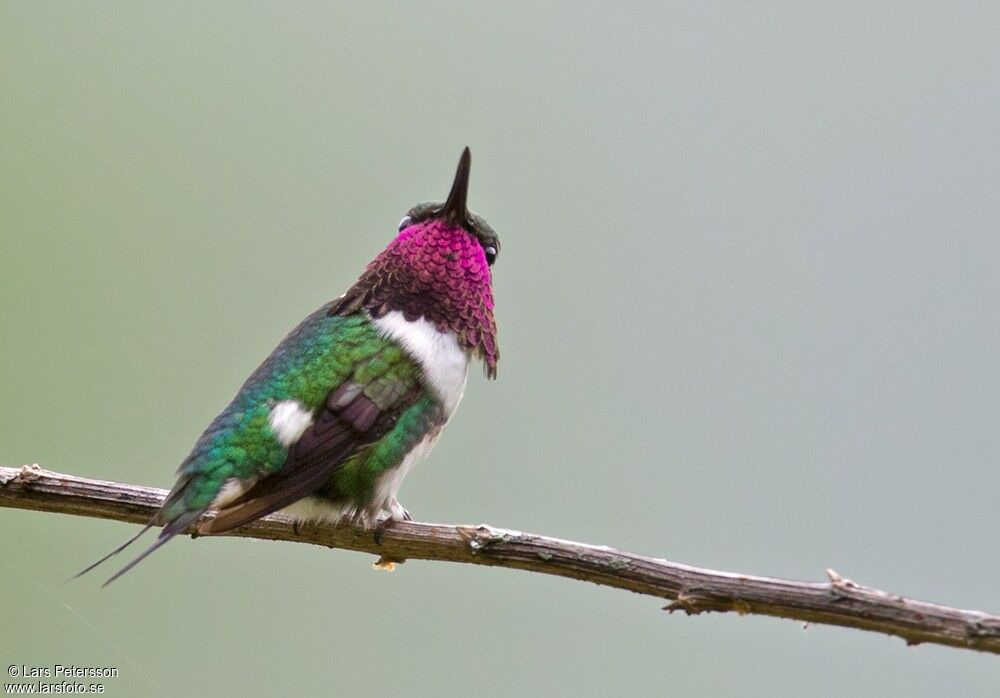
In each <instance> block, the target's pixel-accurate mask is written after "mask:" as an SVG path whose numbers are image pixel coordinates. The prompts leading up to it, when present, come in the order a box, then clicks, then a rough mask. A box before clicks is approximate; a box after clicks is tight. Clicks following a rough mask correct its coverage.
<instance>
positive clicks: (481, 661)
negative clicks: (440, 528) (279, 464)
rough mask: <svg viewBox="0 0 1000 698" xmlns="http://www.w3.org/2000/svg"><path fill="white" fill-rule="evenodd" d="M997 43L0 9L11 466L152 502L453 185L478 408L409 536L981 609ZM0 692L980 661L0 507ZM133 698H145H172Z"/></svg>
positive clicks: (442, 448) (310, 690) (554, 7)
mask: <svg viewBox="0 0 1000 698" xmlns="http://www.w3.org/2000/svg"><path fill="white" fill-rule="evenodd" d="M998 27H1000V12H998V10H997V9H996V6H995V5H993V4H991V3H866V2H858V3H822V4H812V3H797V2H789V3H769V4H765V5H756V4H750V3H728V4H720V3H709V4H706V3H700V2H691V3H648V4H638V3H626V4H617V3H616V4H614V5H612V4H611V3H607V4H605V5H585V4H582V3H562V4H556V3H530V4H529V3H477V4H471V3H465V2H454V3H421V4H419V5H418V4H415V3H414V4H402V3H400V4H375V3H356V4H346V3H317V4H308V3H272V4H264V3H247V2H232V3H149V2H143V3H136V2H122V3H114V4H111V3H38V2H11V1H10V0H3V1H2V2H0V139H2V140H0V313H2V314H0V323H2V324H0V331H2V341H0V462H4V463H6V464H13V465H19V464H21V463H31V462H38V463H40V464H42V465H43V466H44V467H48V468H52V469H55V470H62V471H66V472H71V473H78V474H82V475H88V476H94V477H100V478H108V479H116V480H125V481H129V482H135V483H144V484H151V485H158V486H161V487H167V486H169V485H170V484H171V483H172V476H173V471H174V468H175V467H176V465H177V464H178V463H179V461H180V460H181V459H182V458H183V457H184V456H185V455H186V454H187V451H188V449H189V448H190V447H191V445H192V443H193V442H194V440H195V438H196V437H197V436H198V434H199V433H200V431H201V429H202V428H203V427H204V426H205V425H206V423H207V422H208V421H209V420H210V419H211V418H212V417H213V416H214V415H215V414H216V413H217V412H218V411H219V410H220V409H221V408H222V407H223V406H224V405H225V404H226V403H227V402H228V400H229V398H230V397H231V396H232V394H233V393H234V392H235V390H236V388H237V387H238V386H239V385H240V383H241V382H242V380H243V379H244V378H245V377H246V376H247V374H248V373H249V372H250V371H251V370H252V369H253V368H254V367H255V366H256V365H257V363H258V362H259V361H260V360H261V359H262V358H263V357H264V356H265V355H266V354H267V353H268V352H269V351H270V349H271V348H272V347H273V346H274V344H275V343H276V342H277V341H278V340H279V339H280V338H281V337H282V336H283V334H284V332H286V331H287V330H288V329H289V328H291V327H292V326H293V325H295V324H296V323H297V322H298V321H299V320H300V319H301V318H302V317H303V316H304V315H306V314H307V313H309V312H311V311H312V310H313V309H314V308H315V307H317V306H319V305H320V304H321V303H323V302H324V301H326V300H328V299H329V298H332V297H334V296H336V295H339V294H340V293H341V292H342V291H343V290H344V289H345V288H346V287H347V286H348V285H349V284H350V283H351V282H353V280H354V279H355V278H356V277H357V275H358V274H359V273H360V271H361V270H362V268H363V266H364V264H365V263H366V262H367V261H368V260H369V259H370V258H371V257H373V256H374V255H375V254H376V253H377V252H378V251H379V250H380V249H381V248H382V247H383V246H384V245H385V244H386V243H387V242H388V240H389V239H390V238H391V237H392V235H393V234H394V232H395V226H396V223H397V221H398V220H399V218H400V217H401V216H402V214H403V213H404V212H405V211H406V209H407V208H408V207H409V206H410V205H411V204H413V203H415V202H417V201H423V200H426V199H429V198H431V199H433V198H440V197H443V196H444V194H445V193H446V191H447V187H448V185H449V184H450V181H451V176H452V174H453V171H454V165H455V162H456V158H457V157H458V154H459V151H460V149H461V148H462V146H464V145H466V144H468V145H470V146H471V148H472V151H473V155H474V165H473V173H472V190H471V195H470V199H471V203H472V206H473V208H475V209H476V210H477V211H479V212H480V213H482V214H484V215H485V216H486V217H487V218H488V219H489V220H490V221H491V223H493V225H494V226H495V227H496V229H497V230H498V231H499V233H500V236H501V239H502V241H503V252H502V254H501V257H500V260H499V262H498V264H497V266H496V267H495V292H496V296H497V299H498V311H497V313H498V314H497V319H498V323H499V326H500V346H501V351H502V359H501V363H500V377H499V380H498V381H497V382H496V383H487V382H486V381H484V380H483V379H482V378H481V376H480V373H479V372H478V371H477V372H476V373H475V374H474V376H473V378H472V380H470V386H469V390H468V391H467V394H466V398H465V402H464V404H463V406H462V408H461V409H460V410H459V411H458V413H457V415H456V416H455V418H454V420H453V423H452V426H451V428H450V429H449V430H448V433H447V435H446V437H445V438H444V439H443V440H442V442H441V443H440V444H439V446H438V447H437V449H436V450H435V452H434V453H433V454H432V455H431V457H430V458H429V459H428V460H427V461H426V462H424V463H423V464H422V465H421V466H420V467H419V468H418V469H417V470H416V471H415V473H414V474H412V475H411V477H410V478H409V479H408V480H407V482H406V484H405V486H404V488H403V493H402V494H403V502H404V504H405V505H406V506H407V507H408V508H409V509H410V510H411V511H412V512H414V514H415V516H416V517H417V518H418V519H423V520H432V521H449V522H468V523H479V522H483V521H485V522H489V523H493V524H495V525H501V526H509V527H514V528H520V529H524V530H530V531H537V532H544V533H547V534H550V535H556V536H560V537H567V538H573V539H578V540H583V541H588V542H593V543H605V544H609V545H615V546H618V547H622V548H625V549H628V550H632V551H636V552H644V553H648V554H651V555H657V556H666V557H669V558H671V559H675V560H679V561H684V562H688V563H692V564H699V565H706V566H712V567H717V568H722V569H729V570H737V571H743V572H753V573H759V574H769V575H775V576H787V577H792V578H799V579H821V578H823V570H824V568H826V567H834V568H835V569H837V570H838V571H840V572H841V573H843V574H845V575H847V576H849V577H852V578H854V579H856V580H858V581H860V582H863V583H867V584H871V585H875V586H878V587H881V588H885V589H889V590H892V591H895V592H900V593H905V594H908V595H913V596H916V597H922V598H928V599H932V600H936V601H941V602H947V603H951V604H955V605H959V606H962V607H972V608H982V609H984V610H990V611H1000V539H998V535H997V515H998V513H1000V504H998V501H1000V500H998V496H997V493H998V490H1000V468H998V467H997V454H998V452H1000V430H998V428H997V425H998V419H1000V371H998V370H997V361H998V356H1000V322H998V317H1000V293H998V281H997V273H998V267H1000V236H998V228H1000V200H998V197H997V185H998V182H1000V129H998V126H1000V124H998V116H997V115H998V113H1000V48H998V45H1000V30H998ZM0 525H2V533H3V535H2V538H0V587H2V588H3V590H4V598H5V604H4V611H3V621H2V624H0V661H2V663H3V665H4V666H6V665H7V664H9V663H16V664H22V663H23V664H28V665H32V664H35V665H52V664H55V663H63V664H68V663H75V664H80V665H109V666H117V667H119V668H120V671H121V676H120V677H119V678H117V679H112V680H108V681H107V686H108V691H109V695H116V696H118V695H120V696H135V695H157V694H158V692H165V693H167V694H171V695H177V694H190V695H209V694H213V695H239V694H250V695H271V694H282V695H285V694H287V695H348V694H350V695H387V694H395V695H398V694H400V693H402V694H406V695H417V696H438V695H467V694H472V693H475V694H480V695H484V696H509V695H593V696H599V695H612V694H614V695H620V694H635V695H706V696H710V695H711V696H714V695H742V696H801V695H813V696H845V695H906V696H942V695H963V696H980V695H982V696H987V695H996V694H997V691H998V690H1000V662H998V661H997V659H996V657H992V656H985V655H977V654H974V653H970V652H960V651H957V650H953V649H946V648H940V647H926V646H921V647H916V648H907V647H905V646H904V644H903V643H902V642H901V641H899V640H894V639H889V638H886V637H883V636H879V635H872V634H865V633H860V632H857V631H847V630H840V629H833V628H826V627H815V626H812V627H809V628H807V629H803V628H802V627H801V626H800V625H799V624H796V623H792V622H788V621H779V620H773V619H766V618H757V617H737V616H730V615H716V616H711V615H709V616H700V617H693V618H687V617H684V616H670V617H668V616H667V615H666V614H664V613H663V612H661V611H660V610H659V608H660V605H661V604H658V603H657V602H656V600H655V599H650V598H644V597H639V596H634V595H630V594H626V593H622V592H619V591H613V590H608V589H602V588H597V587H593V586H590V585H586V584H581V583H578V582H572V581H567V580H560V579H553V578H546V577H542V576H539V575H530V574H525V573H521V572H513V571H504V570H493V569H479V568H472V567H468V566H459V565H449V564H435V563H424V562H417V561H411V562H410V563H408V564H406V565H404V566H403V567H401V568H399V569H398V570H397V571H396V573H394V574H383V573H377V572H375V571H373V570H372V569H371V562H372V558H371V557H369V556H364V555H359V554H354V553H348V552H341V551H333V552H330V551H325V550H321V549H319V548H313V547H307V546H304V545H289V544H269V543H255V542H249V541H240V540H198V541H191V540H189V539H182V540H178V541H176V542H175V543H173V544H171V545H169V546H167V547H166V548H165V549H164V550H163V551H161V552H159V553H157V554H156V555H155V556H153V557H152V558H150V560H149V561H147V562H146V563H144V564H143V565H142V566H141V567H139V568H138V569H137V570H136V571H135V572H133V573H132V574H131V575H130V576H128V577H126V578H125V579H123V580H122V581H121V582H119V583H117V584H116V585H115V586H113V587H111V588H110V589H109V590H106V591H101V590H100V589H99V588H98V585H99V582H100V581H101V579H103V577H101V576H98V577H91V578H86V579H84V580H82V581H80V582H77V583H74V584H70V585H67V586H64V587H59V586H58V583H59V582H60V581H61V580H62V579H64V578H65V577H66V576H67V575H68V574H70V573H72V572H75V571H76V570H78V569H79V568H80V567H82V566H83V565H84V564H86V563H88V562H90V561H91V560H93V559H95V558H96V557H97V556H99V555H100V554H102V553H104V552H105V551H106V550H108V549H109V548H111V547H112V546H114V545H115V544H117V543H118V542H120V541H121V540H123V539H124V538H125V537H126V536H127V535H129V534H130V533H131V532H132V531H134V530H135V529H134V527H132V526H127V525H124V524H118V523H113V522H105V521H96V520H88V519H82V518H71V517H64V516H57V515H51V514H34V513H29V512H21V511H14V510H3V511H0ZM158 686H159V687H160V688H158Z"/></svg>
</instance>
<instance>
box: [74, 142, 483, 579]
mask: <svg viewBox="0 0 1000 698" xmlns="http://www.w3.org/2000/svg"><path fill="white" fill-rule="evenodd" d="M471 164H472V156H471V154H470V152H469V149H468V148H465V150H464V151H463V152H462V155H461V157H460V159H459V162H458V169H457V171H456V173H455V179H454V181H453V183H452V185H451V191H450V193H449V194H448V198H447V199H446V200H445V201H444V203H436V202H430V203H423V204H419V205H417V206H414V207H413V208H411V209H410V210H409V211H408V212H407V214H406V215H405V216H404V217H403V219H402V221H400V223H399V228H398V233H397V235H396V236H395V238H394V239H393V240H392V241H391V242H390V243H389V245H388V246H387V247H386V248H385V249H384V250H383V251H382V252H381V253H380V254H379V255H378V256H377V257H376V258H375V259H374V260H373V261H372V262H371V263H370V264H368V266H367V268H366V269H365V271H364V273H362V274H361V276H360V278H358V280H357V282H356V283H355V284H354V285H353V286H351V287H350V288H349V289H348V290H347V292H346V293H344V294H343V295H342V296H340V297H339V298H336V299H334V300H332V301H330V302H328V303H326V304H325V305H323V306H322V307H321V308H319V309H318V310H317V311H316V312H314V313H313V314H312V315H309V316H308V317H307V318H306V319H305V320H303V321H302V322H301V324H299V325H298V326H297V327H296V328H295V329H293V330H292V331H291V332H290V333H289V334H288V335H287V336H286V337H285V338H284V339H283V340H282V341H281V343H280V344H278V346H277V347H276V348H275V349H274V351H273V352H272V353H271V355H270V356H268V357H267V358H266V359H265V360H264V362H263V363H262V364H261V365H260V367H258V368H257V370H256V371H254V372H253V373H252V374H251V375H250V377H249V378H248V379H247V381H246V382H245V383H244V384H243V386H242V387H241V388H240V390H239V392H238V393H237V394H236V397H234V398H233V400H232V402H230V403H229V406H228V407H226V408H225V409H224V410H223V411H222V413H221V414H219V416H218V417H216V418H215V419H214V420H213V421H212V422H211V424H209V425H208V428H207V429H205V431H204V433H203V434H202V435H201V437H200V438H199V439H198V441H197V442H196V443H195V445H194V448H193V449H192V450H191V453H190V455H188V457H187V458H185V459H184V461H183V462H182V463H181V465H180V467H179V468H178V471H177V482H176V484H175V485H174V486H173V489H171V490H170V493H169V494H168V495H167V497H166V500H165V501H164V502H163V505H162V506H161V507H160V509H159V511H157V513H156V514H155V515H154V516H153V518H152V519H151V520H150V521H149V523H148V524H146V526H145V527H144V528H143V529H142V530H141V531H139V533H138V534H136V535H135V536H134V537H132V538H130V539H129V540H128V541H126V542H125V543H124V544H122V545H121V546H119V547H118V548H116V549H115V550H113V551H111V552H110V553H108V554H107V555H105V556H104V557H103V558H101V559H100V560H98V561H97V562H95V563H94V564H92V565H90V566H89V567H87V568H86V569H85V570H83V571H81V572H80V573H79V574H77V575H76V576H77V577H79V576H80V575H83V574H85V573H87V572H89V571H90V570H92V569H93V568H94V567H96V566H97V565H99V564H101V563H102V562H104V561H105V560H107V559H109V558H110V557H112V556H113V555H115V554H117V553H119V552H121V551H122V550H124V549H125V548H126V547H127V546H128V545H130V544H131V543H133V542H134V541H135V540H137V539H138V538H139V536H141V535H142V534H143V533H145V532H146V531H148V530H149V529H151V528H156V527H159V528H160V529H161V530H160V532H159V535H158V537H157V538H156V540H155V541H154V542H153V543H152V545H150V546H149V547H148V548H147V549H146V550H145V551H143V552H142V553H141V554H140V555H139V556H138V557H136V558H135V559H134V560H132V561H131V562H129V563H128V564H127V565H126V566H125V567H123V568H122V569H121V570H119V571H118V572H117V573H115V574H114V575H113V576H112V577H111V578H110V579H108V580H107V581H106V582H105V583H104V586H107V585H108V584H110V583H111V582H113V581H114V580H115V579H117V578H118V577H120V576H121V575H123V574H125V573H126V572H128V571H129V570H130V569H132V568H133V567H134V566H135V565H136V564H138V563H139V562H141V561H142V560H143V559H145V558H146V557H147V556H148V555H149V554H150V553H152V552H153V551H155V550H156V549H158V548H160V547H161V546H162V545H164V544H165V543H167V542H168V541H170V539H172V538H173V537H174V536H176V535H177V534H179V533H182V532H184V531H186V530H187V529H188V528H189V527H191V526H193V525H195V524H196V523H198V521H199V520H200V519H201V518H202V516H203V515H204V514H205V513H206V512H208V511H209V510H213V509H214V510H217V513H216V515H215V516H214V517H213V518H209V519H207V520H205V521H203V522H202V523H200V524H198V526H197V529H196V530H197V533H198V534H216V533H223V532H225V531H229V530H231V529H234V528H236V527H238V526H242V525H244V524H246V523H249V522H251V521H254V520H256V519H259V518H261V517H264V516H267V515H268V514H271V513H273V512H276V511H279V510H281V511H284V512H285V513H288V514H290V515H291V516H292V517H293V519H294V520H295V521H315V520H329V521H337V522H342V521H348V522H350V523H352V524H354V525H358V526H361V527H363V528H366V529H372V528H374V529H376V534H378V533H380V532H381V530H383V528H384V527H385V526H387V525H391V524H392V523H393V522H397V521H404V520H409V519H410V514H409V512H407V510H406V509H404V508H403V507H402V505H400V503H399V500H398V499H397V496H398V492H399V487H400V484H401V483H402V481H403V478H404V477H405V476H406V474H407V473H408V472H409V471H410V469H411V468H412V467H413V466H414V465H415V464H416V463H417V461H419V460H420V459H421V458H422V457H424V456H426V454H427V453H428V452H429V451H430V450H431V448H432V447H433V446H434V444H435V442H436V441H437V440H438V438H439V437H440V436H441V432H442V430H443V429H444V427H445V425H446V424H447V423H448V420H449V418H450V417H451V415H452V413H454V411H455V408H456V407H458V404H459V402H460V401H461V400H462V395H463V393H464V392H465V385H466V380H467V378H468V373H469V367H470V364H471V363H472V362H473V360H474V359H478V360H480V361H481V362H482V364H483V366H484V369H485V373H486V376H487V378H495V377H496V371H497V359H498V358H499V352H498V349H497V340H496V334H497V327H496V321H495V320H494V317H493V291H492V275H491V268H492V266H493V264H494V262H496V259H497V255H498V253H499V251H500V241H499V239H498V238H497V234H496V232H495V231H494V230H493V228H491V227H490V225H489V224H488V223H487V222H486V221H485V220H483V219H482V218H481V217H480V216H478V215H476V214H475V213H473V212H472V211H470V210H469V209H468V207H467V204H466V200H467V197H468V191H469V171H470V167H471Z"/></svg>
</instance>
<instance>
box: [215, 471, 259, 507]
mask: <svg viewBox="0 0 1000 698" xmlns="http://www.w3.org/2000/svg"><path fill="white" fill-rule="evenodd" d="M252 484H253V482H249V483H247V486H244V484H243V483H242V482H240V481H239V480H237V479H236V478H235V477H231V478H229V479H228V480H226V481H225V482H223V483H222V489H220V490H219V494H217V495H215V499H214V500H213V501H212V508H213V509H222V508H223V507H224V506H226V505H227V504H229V503H230V502H231V501H233V500H234V499H236V498H237V497H239V496H240V495H241V494H243V493H244V492H246V491H247V489H248V488H249V487H248V486H249V485H252Z"/></svg>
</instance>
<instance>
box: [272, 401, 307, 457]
mask: <svg viewBox="0 0 1000 698" xmlns="http://www.w3.org/2000/svg"><path fill="white" fill-rule="evenodd" d="M268 422H269V423H270V425H271V429H272V430H274V434H275V436H277V437H278V441H280V442H281V445H282V446H285V447H286V448H287V447H288V446H291V445H292V444H293V443H295V442H296V441H298V440H299V437H300V436H302V433H303V432H304V431H305V430H306V429H308V428H309V427H310V426H312V423H313V418H312V413H311V412H309V411H308V410H306V409H305V408H304V407H302V405H301V404H299V403H298V402H297V401H295V400H282V401H281V402H279V403H278V404H277V405H275V406H274V407H273V408H272V409H271V414H270V415H269V416H268Z"/></svg>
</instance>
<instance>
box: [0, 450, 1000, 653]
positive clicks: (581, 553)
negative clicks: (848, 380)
mask: <svg viewBox="0 0 1000 698" xmlns="http://www.w3.org/2000/svg"><path fill="white" fill-rule="evenodd" d="M165 495H166V491H165V490H161V489H157V488H152V487H142V486H138V485H128V484H123V483H118V482H108V481H103V480H91V479H88V478H81V477H76V476H73V475H64V474H61V473H55V472H50V471H47V470H42V469H41V468H39V467H38V466H37V465H35V466H24V467H22V468H5V467H0V506H3V507H14V508H19V509H31V510H35V511H49V512H56V513H62V514H75V515H77V516H91V517H96V518H102V519H114V520H116V521H125V522H129V523H143V524H144V523H147V522H148V521H149V520H150V518H151V517H152V516H153V514H154V513H155V512H156V510H157V509H158V508H159V506H160V504H161V503H162V502H163V499H164V497H165ZM209 516H210V515H209ZM223 535H226V536H242V537H246V538H260V539H264V540H283V541H292V542H297V543H312V544H314V545H322V546H325V547H328V548H343V549H346V550H356V551H359V552H367V553H372V554H374V555H378V556H379V559H378V562H376V566H378V567H383V568H391V567H392V566H393V565H394V564H395V563H398V562H403V561H405V560H407V559H420V560H445V561H450V562H462V563H466V564H473V565H488V566H495V567H509V568H513V569H520V570H528V571H530V572H539V573H542V574H550V575H555V576H559V577H569V578H571V579H579V580H582V581H587V582H593V583H594V584H600V585H603V586H609V587H615V588H618V589H626V590H628V591H633V592H635V593H637V594H645V595H648V596H654V597H658V598H661V599H667V600H669V601H670V603H668V604H667V605H666V606H664V610H666V611H670V612H673V611H684V612H685V613H688V614H697V613H704V612H706V611H719V612H722V611H735V612H736V613H739V614H741V615H742V614H757V615H766V616H775V617H778V618H788V619H790V620H795V621H800V622H806V623H822V624H826V625H839V626H842V627H846V628H857V629H859V630H869V631H873V632H880V633H885V634H888V635H895V636H897V637H900V638H902V639H904V640H905V641H906V642H907V644H911V645H915V644H920V643H923V642H927V643H935V644H939V645H948V646H951V647H960V648H965V649H972V650H978V651H982V652H992V653H994V654H1000V616H995V615H989V614H986V613H982V612H980V611H967V610H961V609H958V608H951V607H949V606H942V605H940V604H935V603H928V602H925V601H917V600H914V599H908V598H904V597H902V596H898V595H896V594H887V593H885V592H883V591H879V590H877V589H872V588H869V587H865V586H861V585H860V584H856V583H854V582H852V581H851V580H849V579H845V578H844V577H842V576H840V575H839V574H837V573H836V572H834V571H833V570H827V577H828V581H826V582H797V581H790V580H784V579H774V578H770V577H757V576H753V575H747V574H735V573H732V572H719V571H716V570H710V569H703V568H699V567H692V566H690V565H683V564H680V563H676V562H670V561H668V560H663V559H660V558H652V557H646V556H643V555H636V554H634V553H628V552H624V551H620V550H615V549H614V548H609V547H605V546H594V545H586V544H584V543H576V542H573V541H568V540H559V539H557V538H548V537H546V536H539V535H535V534H532V533H522V532H520V531H511V530H507V529H500V528H493V527H491V526H487V525H485V524H482V525H478V526H451V525H445V524H431V523H418V522H415V521H410V522H404V523H397V524H393V525H391V526H389V527H387V528H386V529H384V531H383V532H382V535H381V537H380V539H379V540H378V541H376V539H375V538H376V537H375V535H374V534H373V532H372V531H365V530H361V529H358V528H353V527H351V526H345V525H334V524H303V525H299V526H294V525H293V524H292V521H291V519H289V518H288V517H286V516H284V515H281V514H274V515H271V516H268V517H266V518H264V519H261V520H259V521H256V522H254V523H252V524H249V525H246V526H243V527H241V528H239V529H237V530H235V531H232V532H229V533H225V534H223Z"/></svg>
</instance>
